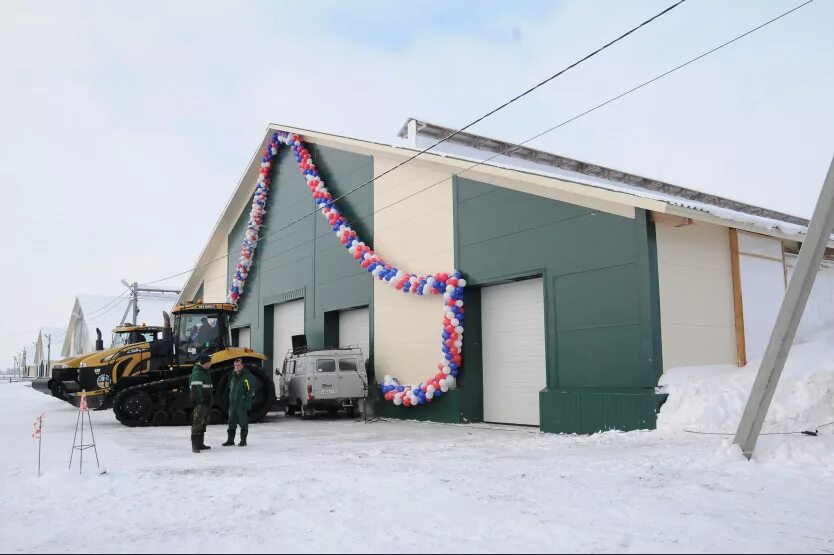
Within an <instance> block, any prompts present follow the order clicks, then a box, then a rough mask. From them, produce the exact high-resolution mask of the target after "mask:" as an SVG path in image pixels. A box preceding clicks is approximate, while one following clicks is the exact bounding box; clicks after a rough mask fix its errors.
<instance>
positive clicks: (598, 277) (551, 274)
mask: <svg viewBox="0 0 834 555" xmlns="http://www.w3.org/2000/svg"><path fill="white" fill-rule="evenodd" d="M454 190H455V236H456V253H455V254H456V265H457V267H458V269H460V270H461V271H462V272H463V273H464V274H465V276H466V278H467V281H468V283H469V284H470V286H472V287H470V288H468V291H467V321H466V335H465V351H464V353H465V356H464V367H463V373H462V375H463V376H470V375H472V376H475V377H476V378H475V379H474V380H473V382H472V383H470V384H466V383H465V381H464V380H465V379H466V378H465V379H464V380H462V383H461V386H462V387H461V388H460V390H459V391H460V392H461V397H462V399H464V400H463V401H462V402H461V404H462V405H466V406H468V407H471V408H472V410H470V417H472V418H477V417H478V416H480V418H481V419H482V418H483V408H482V398H483V385H482V381H481V380H482V375H483V373H482V368H481V360H480V336H479V333H478V332H476V333H470V330H472V328H473V325H474V320H478V321H479V320H480V317H479V314H478V315H477V317H476V314H475V312H476V310H472V311H470V298H471V297H474V296H475V295H476V294H477V293H476V291H477V288H478V286H484V285H490V284H496V283H501V282H506V281H510V280H513V279H518V278H522V277H531V276H536V275H541V276H543V278H544V279H543V283H544V303H545V327H546V330H545V332H546V333H545V336H546V345H545V347H546V357H547V361H546V362H547V388H546V389H545V390H544V391H542V392H541V393H540V405H541V428H542V430H544V431H554V432H557V431H558V432H576V433H589V432H596V431H600V430H606V429H614V428H616V429H636V428H651V427H654V425H655V417H656V415H655V412H656V405H657V402H656V399H655V395H654V387H655V385H656V384H657V380H658V378H659V376H660V372H661V368H662V364H661V360H660V357H659V353H660V335H659V329H660V328H659V320H660V317H659V302H658V300H657V299H658V295H657V270H656V265H657V264H656V254H655V245H654V229H653V225H652V224H650V223H649V222H648V221H647V219H646V214H645V212H644V211H642V210H637V214H636V217H635V218H634V219H632V218H626V217H621V216H616V215H612V214H607V213H604V212H599V211H596V210H592V209H589V208H584V207H580V206H575V205H571V204H567V203H563V202H558V201H555V200H550V199H546V198H542V197H537V196H534V195H528V194H525V193H520V192H517V191H513V190H510V189H504V188H500V187H495V186H492V185H488V184H485V183H479V182H476V181H472V180H468V179H462V178H456V180H455V185H454ZM479 403H480V405H479ZM478 411H480V415H478V414H477V412H478Z"/></svg>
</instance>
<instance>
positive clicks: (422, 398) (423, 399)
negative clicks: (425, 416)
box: [417, 397, 426, 405]
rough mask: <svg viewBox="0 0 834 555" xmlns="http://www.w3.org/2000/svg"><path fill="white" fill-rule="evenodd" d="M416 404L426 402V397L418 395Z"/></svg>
mask: <svg viewBox="0 0 834 555" xmlns="http://www.w3.org/2000/svg"><path fill="white" fill-rule="evenodd" d="M417 404H419V405H425V404H426V398H425V397H420V398H418V399H417Z"/></svg>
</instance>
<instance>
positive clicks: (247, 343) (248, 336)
mask: <svg viewBox="0 0 834 555" xmlns="http://www.w3.org/2000/svg"><path fill="white" fill-rule="evenodd" d="M237 346H238V347H246V348H251V347H252V328H250V327H249V326H247V327H245V328H240V329H238V330H237Z"/></svg>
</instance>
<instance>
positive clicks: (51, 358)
mask: <svg viewBox="0 0 834 555" xmlns="http://www.w3.org/2000/svg"><path fill="white" fill-rule="evenodd" d="M65 331H66V330H63V329H61V328H41V329H39V330H38V340H37V341H36V342H35V353H34V357H35V358H34V360H33V365H34V367H35V369H36V370H35V372H36V374H37V376H39V377H44V376H47V375H49V371H50V370H51V365H52V364H53V363H54V362H55V361H56V360H58V359H60V358H61V351H62V350H63V347H64V333H65Z"/></svg>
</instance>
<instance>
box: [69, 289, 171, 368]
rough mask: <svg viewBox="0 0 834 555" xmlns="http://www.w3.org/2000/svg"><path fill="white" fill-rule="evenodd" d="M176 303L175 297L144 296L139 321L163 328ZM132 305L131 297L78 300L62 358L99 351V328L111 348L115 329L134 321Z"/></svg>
mask: <svg viewBox="0 0 834 555" xmlns="http://www.w3.org/2000/svg"><path fill="white" fill-rule="evenodd" d="M176 300H177V297H176V295H172V294H164V293H158V294H156V293H154V294H151V293H147V294H144V293H143V294H140V295H139V303H138V304H139V316H138V318H137V320H136V322H137V323H138V324H147V325H149V326H150V325H157V326H161V325H162V324H163V317H162V312H163V311H166V312H169V313H170V311H171V309H172V308H173V307H174V304H175V303H176ZM129 303H130V297H129V296H128V295H126V294H125V295H122V296H118V297H107V296H104V295H79V296H78V297H76V298H75V302H74V303H73V307H72V313H71V314H70V320H69V324H68V325H67V329H66V334H65V336H64V344H63V346H62V349H61V353H60V355H61V356H62V357H68V356H74V355H79V354H82V353H87V352H92V351H93V350H94V349H95V340H96V328H98V329H100V330H101V336H102V339H104V346H105V347H107V346H109V345H110V337H111V334H112V331H113V328H115V327H116V326H118V325H120V324H122V323H124V322H132V321H133V320H132V319H133V311H132V310H128V308H129V307H128V305H129ZM53 352H54V351H53Z"/></svg>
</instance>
